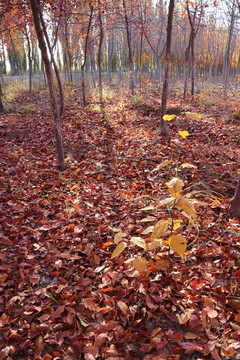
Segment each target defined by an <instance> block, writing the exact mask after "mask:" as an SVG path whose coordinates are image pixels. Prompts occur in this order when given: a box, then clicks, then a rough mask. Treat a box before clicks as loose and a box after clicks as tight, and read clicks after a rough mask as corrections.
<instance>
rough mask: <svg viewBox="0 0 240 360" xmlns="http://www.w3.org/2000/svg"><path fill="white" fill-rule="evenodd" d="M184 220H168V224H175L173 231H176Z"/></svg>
mask: <svg viewBox="0 0 240 360" xmlns="http://www.w3.org/2000/svg"><path fill="white" fill-rule="evenodd" d="M181 223H182V220H173V221H172V220H168V224H170V225H172V224H173V231H176V230H177V229H178V228H179V227H180V226H181Z"/></svg>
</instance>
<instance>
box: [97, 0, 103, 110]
mask: <svg viewBox="0 0 240 360" xmlns="http://www.w3.org/2000/svg"><path fill="white" fill-rule="evenodd" d="M101 5H102V4H101V1H100V0H98V16H99V30H100V38H99V45H98V81H99V95H100V103H102V100H103V99H102V96H103V93H102V43H103V24H102V15H101Z"/></svg>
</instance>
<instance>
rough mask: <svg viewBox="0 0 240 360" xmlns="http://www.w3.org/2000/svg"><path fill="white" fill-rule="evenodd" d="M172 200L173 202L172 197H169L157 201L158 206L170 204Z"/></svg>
mask: <svg viewBox="0 0 240 360" xmlns="http://www.w3.org/2000/svg"><path fill="white" fill-rule="evenodd" d="M174 200H175V199H174V197H172V196H171V197H169V198H166V199H163V200H161V201H159V203H158V206H163V205H168V204H171V203H172V202H173V201H174Z"/></svg>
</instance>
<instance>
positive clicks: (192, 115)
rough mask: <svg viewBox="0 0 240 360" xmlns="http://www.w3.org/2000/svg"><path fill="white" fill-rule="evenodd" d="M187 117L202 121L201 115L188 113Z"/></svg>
mask: <svg viewBox="0 0 240 360" xmlns="http://www.w3.org/2000/svg"><path fill="white" fill-rule="evenodd" d="M185 115H186V117H187V118H188V119H191V120H200V115H199V114H197V113H191V112H186V113H185Z"/></svg>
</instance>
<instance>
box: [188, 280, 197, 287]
mask: <svg viewBox="0 0 240 360" xmlns="http://www.w3.org/2000/svg"><path fill="white" fill-rule="evenodd" d="M198 284H199V279H194V280H193V281H192V282H191V283H190V284H189V285H190V286H193V287H196V286H197V285H198Z"/></svg>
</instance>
